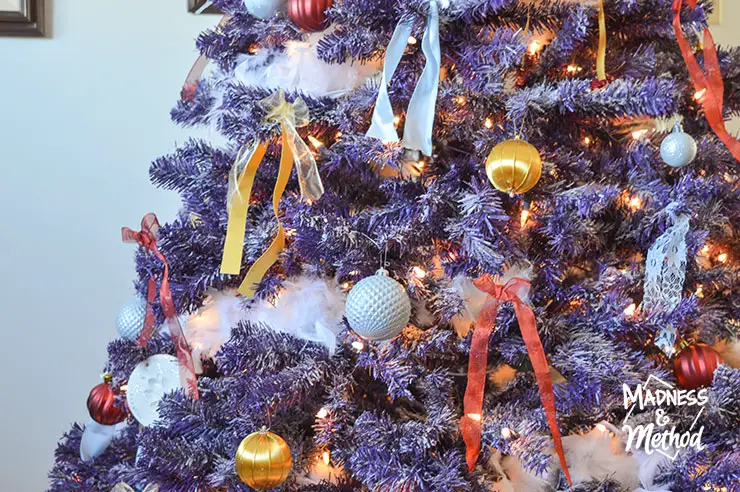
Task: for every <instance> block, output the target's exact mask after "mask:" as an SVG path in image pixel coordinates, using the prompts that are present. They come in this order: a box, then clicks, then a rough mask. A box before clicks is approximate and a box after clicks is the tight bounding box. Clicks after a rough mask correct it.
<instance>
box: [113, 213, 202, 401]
mask: <svg viewBox="0 0 740 492" xmlns="http://www.w3.org/2000/svg"><path fill="white" fill-rule="evenodd" d="M158 230H159V221H158V220H157V216H156V215H154V214H146V215H145V216H144V218H143V219H141V230H140V231H133V230H131V229H129V228H128V227H122V228H121V235H122V237H123V242H125V243H137V244H138V245H139V246H141V247H142V248H144V250H146V251H147V252H149V253H152V254H153V255H154V256H156V257H157V258H158V259H159V260H160V261H161V262H162V264H163V265H164V273H163V275H162V285H161V287H160V289H159V302H160V304H161V306H162V312H163V313H164V315H165V317H166V318H167V323H168V326H169V329H170V335H172V341H173V342H174V343H175V349H176V350H177V360H178V362H179V366H180V384H181V385H182V387H183V388H185V389H186V390H187V391H188V393H189V394H190V396H191V397H192V398H194V399H196V400H197V399H198V382H197V380H196V376H195V365H194V364H193V356H192V354H191V353H190V346H189V345H188V341H187V339H186V338H185V334H184V333H183V331H182V327H181V326H180V321H179V320H178V318H177V310H176V309H175V303H174V302H173V301H172V291H171V290H170V266H169V264H168V263H167V259H166V258H165V257H164V255H163V254H162V253H161V252H160V251H159V248H157V231H158ZM156 296H157V281H156V280H155V279H154V276H151V277H149V281H148V285H147V293H146V318H144V328H143V329H142V330H141V335H139V340H138V341H137V342H136V344H137V345H138V346H139V347H146V344H147V343H148V342H149V339H150V338H151V336H152V333H154V309H153V308H152V305H153V303H154V300H155V298H156Z"/></svg>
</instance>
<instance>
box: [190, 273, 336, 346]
mask: <svg viewBox="0 0 740 492" xmlns="http://www.w3.org/2000/svg"><path fill="white" fill-rule="evenodd" d="M345 299H346V295H345V293H344V292H343V291H342V290H341V288H339V286H338V285H337V283H336V282H335V281H334V280H331V279H330V280H325V279H317V278H311V277H298V278H293V279H288V280H286V281H285V282H284V283H283V290H282V291H281V292H280V295H279V296H278V299H277V301H276V302H275V303H274V304H273V303H270V302H267V301H254V302H251V303H249V304H246V303H245V302H244V300H243V298H240V297H237V295H236V293H235V292H232V291H223V292H216V291H213V292H211V293H209V295H208V299H207V300H206V302H205V303H204V305H203V307H202V308H201V309H200V310H199V311H198V312H197V313H194V314H193V315H191V316H190V317H189V318H188V319H187V321H185V323H184V325H183V330H184V332H185V336H186V337H187V339H188V342H189V343H190V346H191V348H192V349H193V351H194V352H199V353H203V354H206V355H213V354H215V353H216V352H218V350H219V349H220V348H221V345H223V343H224V342H225V341H226V340H228V339H229V337H230V336H231V329H232V328H233V327H234V326H236V325H237V324H238V323H239V322H240V321H249V322H253V323H264V324H265V325H267V326H268V327H270V328H271V329H272V330H275V331H278V332H281V333H288V334H290V335H293V336H295V337H298V338H301V339H303V340H309V341H312V342H317V343H320V344H323V345H324V346H325V347H326V348H327V349H328V350H329V352H330V353H334V350H335V347H336V335H337V334H338V333H339V332H340V331H342V329H343V328H344V325H343V323H342V317H343V316H344V304H345Z"/></svg>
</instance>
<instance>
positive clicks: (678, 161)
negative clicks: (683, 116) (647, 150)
mask: <svg viewBox="0 0 740 492" xmlns="http://www.w3.org/2000/svg"><path fill="white" fill-rule="evenodd" d="M660 156H661V157H662V158H663V161H664V162H665V163H666V164H668V165H669V166H671V167H683V166H685V165H687V164H689V163H690V162H691V161H693V160H694V158H695V157H696V141H695V140H694V138H693V137H692V136H691V135H689V134H688V133H684V131H683V130H682V129H681V126H680V125H679V124H676V126H675V127H673V132H671V134H670V135H668V136H667V137H666V138H664V139H663V143H661V144H660Z"/></svg>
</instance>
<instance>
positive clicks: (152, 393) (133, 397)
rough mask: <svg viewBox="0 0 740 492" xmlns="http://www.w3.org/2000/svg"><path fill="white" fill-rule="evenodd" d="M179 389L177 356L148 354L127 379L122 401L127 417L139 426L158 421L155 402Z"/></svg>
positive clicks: (157, 410)
mask: <svg viewBox="0 0 740 492" xmlns="http://www.w3.org/2000/svg"><path fill="white" fill-rule="evenodd" d="M179 387H180V366H179V365H178V362H177V357H175V356H174V355H168V354H157V355H152V356H151V357H149V358H148V359H147V360H145V361H144V362H140V363H139V364H138V365H137V366H136V367H135V368H134V370H133V372H132V373H131V376H129V378H128V389H127V390H126V401H127V403H128V408H129V410H131V415H133V416H134V418H135V419H136V420H138V421H139V423H140V424H141V425H143V426H150V425H152V424H153V423H154V422H156V421H157V420H159V408H158V406H159V400H161V399H162V397H163V396H164V395H165V394H166V393H170V392H172V391H175V390H176V389H177V388H179Z"/></svg>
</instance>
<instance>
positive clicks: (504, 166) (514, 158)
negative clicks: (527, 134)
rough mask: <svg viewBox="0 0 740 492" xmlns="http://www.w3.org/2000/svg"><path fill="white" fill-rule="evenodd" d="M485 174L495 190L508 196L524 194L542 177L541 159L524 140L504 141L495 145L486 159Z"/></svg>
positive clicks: (532, 146) (535, 150) (533, 147)
mask: <svg viewBox="0 0 740 492" xmlns="http://www.w3.org/2000/svg"><path fill="white" fill-rule="evenodd" d="M486 174H488V179H489V180H491V183H492V184H493V186H495V187H496V189H497V190H499V191H503V192H504V193H508V194H510V195H514V194H515V193H525V192H527V191H529V190H531V189H532V188H534V185H536V184H537V181H539V180H540V176H542V157H540V153H539V152H538V151H537V149H536V148H535V146H534V145H532V144H531V143H529V142H525V141H524V140H519V139H514V140H506V141H504V142H501V143H500V144H498V145H496V146H495V147H494V148H493V150H491V153H490V154H488V159H486Z"/></svg>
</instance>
